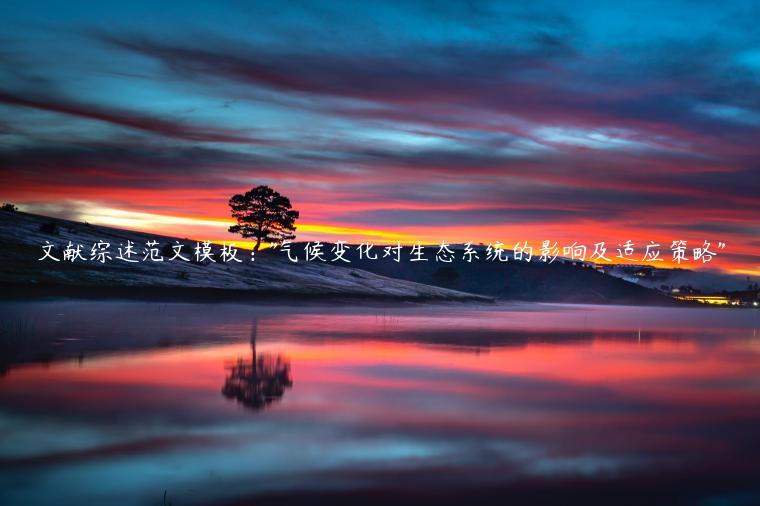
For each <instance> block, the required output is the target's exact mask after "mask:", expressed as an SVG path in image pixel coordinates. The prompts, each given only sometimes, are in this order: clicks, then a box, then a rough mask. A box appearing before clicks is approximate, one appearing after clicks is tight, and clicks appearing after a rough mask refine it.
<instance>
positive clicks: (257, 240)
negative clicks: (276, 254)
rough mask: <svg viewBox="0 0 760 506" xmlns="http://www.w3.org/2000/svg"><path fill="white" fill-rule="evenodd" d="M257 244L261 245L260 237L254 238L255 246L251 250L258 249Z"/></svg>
mask: <svg viewBox="0 0 760 506" xmlns="http://www.w3.org/2000/svg"><path fill="white" fill-rule="evenodd" d="M259 246H261V237H257V238H256V246H255V247H254V248H253V251H259Z"/></svg>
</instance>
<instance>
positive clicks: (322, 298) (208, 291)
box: [0, 284, 496, 304]
mask: <svg viewBox="0 0 760 506" xmlns="http://www.w3.org/2000/svg"><path fill="white" fill-rule="evenodd" d="M0 287H1V288H2V289H0V300H6V301H7V300H34V299H41V300H42V299H60V298H70V299H82V300H88V299H98V300H103V299H108V300H120V299H121V300H142V301H160V302H208V303H216V302H236V301H240V302H269V301H271V302H277V303H282V302H287V301H292V302H308V303H314V302H327V303H338V302H345V303H357V302H417V303H439V302H457V303H464V304H467V303H473V302H477V303H485V304H493V303H495V302H496V299H494V298H491V297H485V296H481V295H475V294H472V295H471V296H461V297H458V298H452V297H444V296H433V295H418V296H404V295H387V294H381V293H378V294H376V295H372V294H350V295H348V294H340V293H334V294H332V293H293V292H291V291H287V290H236V289H224V288H193V287H181V288H173V287H145V286H118V287H115V286H74V285H52V284H51V285H13V284H0Z"/></svg>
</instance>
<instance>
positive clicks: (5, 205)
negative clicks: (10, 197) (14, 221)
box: [0, 202, 18, 213]
mask: <svg viewBox="0 0 760 506" xmlns="http://www.w3.org/2000/svg"><path fill="white" fill-rule="evenodd" d="M0 211H7V212H9V213H15V212H16V211H18V207H16V206H14V205H13V204H11V203H9V202H5V203H3V205H2V206H0Z"/></svg>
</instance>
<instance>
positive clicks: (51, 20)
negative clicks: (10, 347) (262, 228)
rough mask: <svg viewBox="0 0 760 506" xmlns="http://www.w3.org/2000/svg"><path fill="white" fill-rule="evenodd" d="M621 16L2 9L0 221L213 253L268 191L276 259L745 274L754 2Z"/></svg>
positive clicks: (477, 7) (164, 7)
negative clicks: (562, 264)
mask: <svg viewBox="0 0 760 506" xmlns="http://www.w3.org/2000/svg"><path fill="white" fill-rule="evenodd" d="M350 4H355V5H350ZM617 4H618V3H617V2H582V1H579V2H564V1H557V2H551V1H535V2H450V3H448V2H432V1H431V2H415V1H409V2H374V1H363V2H316V1H309V2H287V3H283V2H270V1H267V2H237V1H229V2H223V1H213V2H176V3H173V2H156V1H149V2H148V1H146V2H141V1H131V2H34V3H32V2H17V1H15V0H6V1H4V2H2V4H0V19H3V20H4V21H3V23H2V25H3V26H2V27H0V181H2V184H0V200H2V201H3V202H12V203H14V204H16V205H18V206H19V207H20V208H21V209H22V210H25V211H29V212H38V213H43V214H50V215H54V216H60V217H69V218H74V219H78V220H86V221H89V222H92V223H102V224H108V225H116V226H120V227H125V228H131V229H136V230H144V231H151V232H160V233H167V234H173V235H180V236H186V237H193V238H208V239H213V240H218V241H222V240H227V241H229V240H234V238H233V236H231V235H230V234H228V233H227V232H226V228H227V226H228V225H229V224H230V217H229V208H228V206H227V200H228V199H229V197H230V196H231V195H233V194H235V193H242V192H244V191H246V190H248V189H250V188H251V187H253V186H257V185H260V184H266V185H269V186H272V187H273V188H275V189H276V190H278V191H280V192H281V193H283V194H284V195H286V196H288V197H289V198H290V200H291V201H292V202H293V206H294V208H296V209H298V210H299V211H300V213H301V218H300V220H299V222H298V230H297V239H298V240H317V239H319V240H332V241H334V240H338V239H343V240H348V241H352V242H362V241H373V242H377V243H388V242H391V241H396V240H400V241H402V242H405V243H410V242H414V241H417V240H420V241H422V242H426V243H440V242H441V241H442V240H443V241H446V242H447V243H455V242H466V241H470V240H471V241H474V242H475V243H478V242H483V243H486V244H488V243H490V242H495V241H501V242H503V243H505V244H506V245H508V246H511V245H512V244H513V243H515V242H517V241H524V240H527V241H529V242H531V243H532V244H533V245H534V246H535V247H538V246H540V243H541V242H542V241H544V240H550V241H551V242H552V243H554V242H557V243H558V244H559V245H560V246H562V245H563V244H571V243H573V242H578V243H581V244H587V245H589V248H593V246H592V245H593V244H594V243H596V242H599V241H605V242H606V243H607V246H608V248H609V252H611V253H613V255H614V249H615V247H616V245H617V244H619V243H623V242H625V241H627V240H631V241H633V242H634V243H635V244H636V246H637V256H641V255H642V254H643V247H644V245H645V244H647V243H649V242H650V241H655V242H657V243H659V244H661V245H662V250H663V253H662V255H663V257H665V258H668V257H669V256H670V250H669V247H670V245H671V243H672V241H673V240H686V241H687V242H688V245H689V248H691V247H697V246H702V245H703V242H704V241H705V240H707V241H709V242H711V243H712V244H713V245H715V244H716V243H718V242H719V241H720V242H724V243H726V248H725V249H724V250H722V251H721V252H720V253H719V255H718V257H716V258H715V259H714V261H713V262H711V263H709V264H704V265H703V264H701V263H694V262H692V263H690V264H689V265H687V267H690V268H697V267H699V268H702V267H709V268H715V269H722V270H726V271H730V272H733V273H738V274H743V275H744V274H746V275H753V276H760V254H758V249H759V248H760V221H759V218H760V142H759V141H760V25H759V24H758V23H757V22H756V20H757V19H760V4H758V3H757V2H751V1H748V2H743V1H731V0H728V1H724V2H720V3H715V2H694V1H692V2H667V3H662V2H630V4H631V5H627V6H622V5H617ZM639 248H640V249H639ZM666 264H667V262H666Z"/></svg>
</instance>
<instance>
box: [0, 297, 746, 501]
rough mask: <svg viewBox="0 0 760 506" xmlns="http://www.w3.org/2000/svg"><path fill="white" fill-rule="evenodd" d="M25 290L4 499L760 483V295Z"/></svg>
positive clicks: (1, 423)
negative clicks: (336, 298) (680, 299)
mask: <svg viewBox="0 0 760 506" xmlns="http://www.w3.org/2000/svg"><path fill="white" fill-rule="evenodd" d="M1 304H2V306H0V320H1V322H0V323H1V324H2V327H0V332H2V348H0V351H1V352H2V361H1V362H0V368H2V371H3V376H2V377H0V504H3V505H15V504H19V505H35V504H81V505H84V504H107V505H114V504H156V505H160V504H164V501H166V503H167V504H168V503H171V504H173V505H175V506H180V505H187V504H227V503H230V504H246V503H251V504H270V503H271V504H277V503H280V502H286V503H294V502H303V503H304V504H316V503H317V501H320V502H322V503H326V504H336V503H346V504H365V503H368V502H372V501H373V500H375V502H378V503H383V504H401V503H404V502H409V503H414V504H416V503H421V502H430V503H436V504H440V503H456V504H478V503H486V502H493V503H495V504H515V503H528V504H544V503H557V504H573V503H578V504H589V503H594V502H599V503H606V504H623V503H635V504H641V503H645V504H653V503H663V504H679V503H684V504H716V505H718V504H760V334H759V333H758V331H757V330H756V327H758V322H759V321H760V311H743V310H730V309H665V308H638V307H599V306H557V305H503V306H500V305H496V306H483V307H477V306H462V305H455V306H414V305H407V306H404V305H400V306H394V307H348V306H337V305H335V306H321V307H313V306H312V307H278V306H252V305H234V304H199V305H193V304H165V303H160V304H159V303H136V302H134V303H130V302H83V301H54V302H24V303H9V302H3V303H1ZM164 493H166V497H164Z"/></svg>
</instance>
